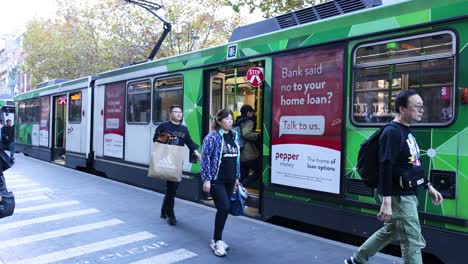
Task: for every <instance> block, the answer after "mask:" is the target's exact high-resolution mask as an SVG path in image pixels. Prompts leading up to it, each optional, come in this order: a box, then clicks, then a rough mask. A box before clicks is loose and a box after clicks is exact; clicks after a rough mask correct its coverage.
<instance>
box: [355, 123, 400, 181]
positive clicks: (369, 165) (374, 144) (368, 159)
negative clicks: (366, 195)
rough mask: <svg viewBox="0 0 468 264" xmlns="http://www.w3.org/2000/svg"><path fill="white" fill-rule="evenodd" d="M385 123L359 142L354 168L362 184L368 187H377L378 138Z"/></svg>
mask: <svg viewBox="0 0 468 264" xmlns="http://www.w3.org/2000/svg"><path fill="white" fill-rule="evenodd" d="M387 126H394V127H396V126H395V125H392V124H387V125H385V126H383V127H381V128H380V129H379V130H377V132H375V133H374V134H372V135H371V136H370V137H369V138H368V139H366V140H365V141H364V142H362V143H361V147H360V148H359V152H358V158H357V165H356V169H357V172H358V173H359V175H360V176H361V178H362V179H363V180H364V184H365V185H367V186H368V187H370V188H377V185H378V183H379V139H380V135H382V131H383V130H384V129H385V127H387Z"/></svg>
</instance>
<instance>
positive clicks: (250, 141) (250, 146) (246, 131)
mask: <svg viewBox="0 0 468 264" xmlns="http://www.w3.org/2000/svg"><path fill="white" fill-rule="evenodd" d="M234 126H240V128H241V132H242V133H241V135H239V136H240V137H243V138H244V140H245V145H244V149H243V150H242V152H241V157H240V161H241V162H245V161H249V160H254V159H257V158H258V156H259V151H258V148H257V146H256V144H257V143H258V141H259V139H260V133H258V132H255V123H254V121H253V119H252V118H250V117H248V116H239V117H237V119H236V123H235V124H234Z"/></svg>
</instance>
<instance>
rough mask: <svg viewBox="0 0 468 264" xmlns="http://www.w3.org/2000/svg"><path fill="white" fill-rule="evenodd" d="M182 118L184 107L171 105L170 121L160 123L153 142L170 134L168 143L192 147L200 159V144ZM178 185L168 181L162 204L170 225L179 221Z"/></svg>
mask: <svg viewBox="0 0 468 264" xmlns="http://www.w3.org/2000/svg"><path fill="white" fill-rule="evenodd" d="M182 118H183V112H182V107H180V106H179V105H172V106H170V107H169V121H166V122H164V123H162V124H160V125H159V126H158V127H157V128H156V131H155V133H154V136H153V142H156V141H158V138H160V137H161V136H163V135H164V134H166V135H168V134H169V135H170V136H171V139H170V140H169V141H168V142H167V144H171V145H178V146H184V145H187V147H188V148H189V149H190V152H191V153H193V154H194V155H195V156H196V157H197V158H198V159H200V157H201V156H200V153H199V152H198V145H197V144H196V143H195V142H193V140H192V138H191V137H190V134H189V131H188V129H187V127H186V126H184V125H182ZM164 143H166V142H164ZM178 186H179V183H178V182H174V181H166V193H165V195H164V201H163V204H162V206H161V218H162V219H167V222H168V223H169V224H170V225H175V224H176V223H177V220H176V217H175V213H174V200H175V196H176V191H177V187H178Z"/></svg>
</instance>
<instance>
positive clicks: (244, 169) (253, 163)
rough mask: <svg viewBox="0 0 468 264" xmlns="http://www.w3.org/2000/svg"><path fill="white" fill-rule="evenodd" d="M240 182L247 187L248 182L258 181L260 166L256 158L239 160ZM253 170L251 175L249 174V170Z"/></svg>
mask: <svg viewBox="0 0 468 264" xmlns="http://www.w3.org/2000/svg"><path fill="white" fill-rule="evenodd" d="M240 168H241V170H240V171H241V183H242V185H243V186H245V187H249V185H250V184H252V183H255V182H258V180H259V179H260V168H259V166H258V159H254V160H248V161H244V162H241V164H240ZM250 170H253V172H254V173H253V174H252V176H249V171H250Z"/></svg>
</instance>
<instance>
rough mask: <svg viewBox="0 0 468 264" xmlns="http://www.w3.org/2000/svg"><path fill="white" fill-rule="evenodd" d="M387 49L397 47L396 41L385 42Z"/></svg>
mask: <svg viewBox="0 0 468 264" xmlns="http://www.w3.org/2000/svg"><path fill="white" fill-rule="evenodd" d="M387 49H389V50H394V49H398V43H396V42H390V43H387Z"/></svg>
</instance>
